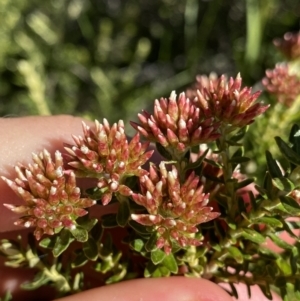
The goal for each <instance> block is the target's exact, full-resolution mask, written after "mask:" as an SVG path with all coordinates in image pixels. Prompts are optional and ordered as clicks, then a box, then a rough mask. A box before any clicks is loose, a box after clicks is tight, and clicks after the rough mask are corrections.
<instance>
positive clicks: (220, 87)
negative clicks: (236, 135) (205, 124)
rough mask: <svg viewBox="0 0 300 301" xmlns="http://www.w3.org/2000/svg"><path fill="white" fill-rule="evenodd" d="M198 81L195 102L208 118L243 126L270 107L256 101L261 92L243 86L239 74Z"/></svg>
mask: <svg viewBox="0 0 300 301" xmlns="http://www.w3.org/2000/svg"><path fill="white" fill-rule="evenodd" d="M202 84H203V85H201V81H198V85H197V97H195V98H194V100H193V103H194V104H195V105H196V106H198V107H199V108H200V110H201V111H202V112H203V114H204V115H205V116H206V118H211V117H214V118H215V119H217V120H218V121H221V122H223V123H226V124H230V125H233V126H235V127H243V126H245V125H248V124H250V123H252V122H253V120H254V118H255V117H257V116H258V115H261V114H262V113H264V112H265V111H266V110H267V109H268V107H269V106H268V105H262V104H261V103H255V104H254V102H255V101H256V100H257V98H258V96H259V95H260V92H256V93H253V94H252V90H251V88H248V87H244V88H243V89H242V88H241V87H242V78H241V77H240V75H239V74H238V75H237V77H236V78H235V79H233V78H232V77H230V78H229V80H227V79H226V77H225V76H224V75H222V76H221V77H220V78H219V79H218V80H216V79H215V78H212V79H210V80H209V81H202Z"/></svg>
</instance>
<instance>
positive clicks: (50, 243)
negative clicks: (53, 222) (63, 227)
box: [39, 236, 57, 249]
mask: <svg viewBox="0 0 300 301" xmlns="http://www.w3.org/2000/svg"><path fill="white" fill-rule="evenodd" d="M56 240H57V236H51V237H45V238H44V239H42V240H41V241H40V242H39V246H40V247H42V248H45V249H53V248H54V246H55V243H56Z"/></svg>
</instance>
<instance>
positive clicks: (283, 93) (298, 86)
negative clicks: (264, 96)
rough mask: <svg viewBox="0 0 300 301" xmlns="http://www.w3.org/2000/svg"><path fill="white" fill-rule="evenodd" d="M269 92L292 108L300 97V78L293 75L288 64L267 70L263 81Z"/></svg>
mask: <svg viewBox="0 0 300 301" xmlns="http://www.w3.org/2000/svg"><path fill="white" fill-rule="evenodd" d="M262 83H263V85H264V86H265V88H266V89H267V91H268V92H269V93H271V94H274V95H276V97H277V99H278V101H279V102H281V103H283V104H285V105H286V106H291V105H292V103H293V102H294V101H295V99H296V97H297V96H299V95H300V78H299V77H298V76H297V75H296V74H292V72H291V71H290V68H289V66H288V65H287V64H277V65H276V66H275V69H273V70H267V71H266V77H264V78H263V80H262Z"/></svg>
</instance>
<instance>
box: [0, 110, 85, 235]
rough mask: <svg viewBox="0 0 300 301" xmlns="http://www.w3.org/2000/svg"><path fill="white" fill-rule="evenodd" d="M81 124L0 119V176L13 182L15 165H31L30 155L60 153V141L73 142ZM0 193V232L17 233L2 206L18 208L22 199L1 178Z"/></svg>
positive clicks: (72, 120)
mask: <svg viewBox="0 0 300 301" xmlns="http://www.w3.org/2000/svg"><path fill="white" fill-rule="evenodd" d="M81 121H82V119H81V118H78V117H73V116H67V115H59V116H47V117H44V116H43V117H41V116H31V117H21V118H2V119H0V145H1V147H0V175H1V176H5V177H7V178H10V179H13V178H14V177H15V176H16V175H15V171H14V166H15V165H16V163H17V162H21V163H25V164H26V163H29V162H31V155H32V152H35V153H39V152H40V151H42V150H43V149H47V150H48V151H49V152H50V153H53V152H54V151H55V150H60V151H62V150H63V142H66V143H72V136H71V135H72V134H75V135H77V134H79V135H80V134H81V132H82V129H81V127H82V126H81ZM0 191H1V194H0V216H1V218H0V232H7V231H12V230H16V229H18V228H17V227H16V226H15V225H14V224H13V223H14V221H15V220H16V214H15V213H13V212H11V211H10V210H8V209H6V208H5V207H4V206H2V204H3V203H9V204H13V205H20V204H21V202H22V200H20V199H19V198H18V196H17V195H16V194H15V193H14V192H13V191H12V190H11V189H10V188H9V187H8V185H7V184H6V183H5V182H4V181H2V180H1V179H0ZM19 229H20V227H19Z"/></svg>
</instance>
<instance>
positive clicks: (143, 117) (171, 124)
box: [131, 91, 220, 153]
mask: <svg viewBox="0 0 300 301" xmlns="http://www.w3.org/2000/svg"><path fill="white" fill-rule="evenodd" d="M138 117H139V120H140V122H141V124H137V123H135V122H132V123H131V125H132V126H133V127H134V128H135V129H136V130H137V131H139V132H140V133H141V134H142V135H143V136H145V137H146V138H147V140H150V141H155V142H158V143H160V144H161V145H162V146H163V147H165V148H169V149H175V150H176V151H178V152H182V153H183V152H185V151H186V149H187V148H189V147H191V146H194V145H199V144H201V143H207V142H211V141H214V140H216V139H217V138H218V137H219V135H220V134H219V132H218V129H219V124H218V123H217V122H215V120H214V118H213V117H210V118H206V117H205V116H204V115H202V114H201V111H200V109H199V108H197V107H196V106H195V105H194V104H193V103H192V102H191V101H190V99H189V98H187V97H186V96H185V94H184V93H181V94H180V95H179V97H178V99H177V96H176V94H175V92H174V91H173V92H172V93H171V95H170V97H169V100H168V99H166V98H161V99H160V100H155V105H154V115H150V114H149V113H147V112H146V111H143V112H142V113H141V114H139V115H138ZM204 117H205V118H204Z"/></svg>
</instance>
